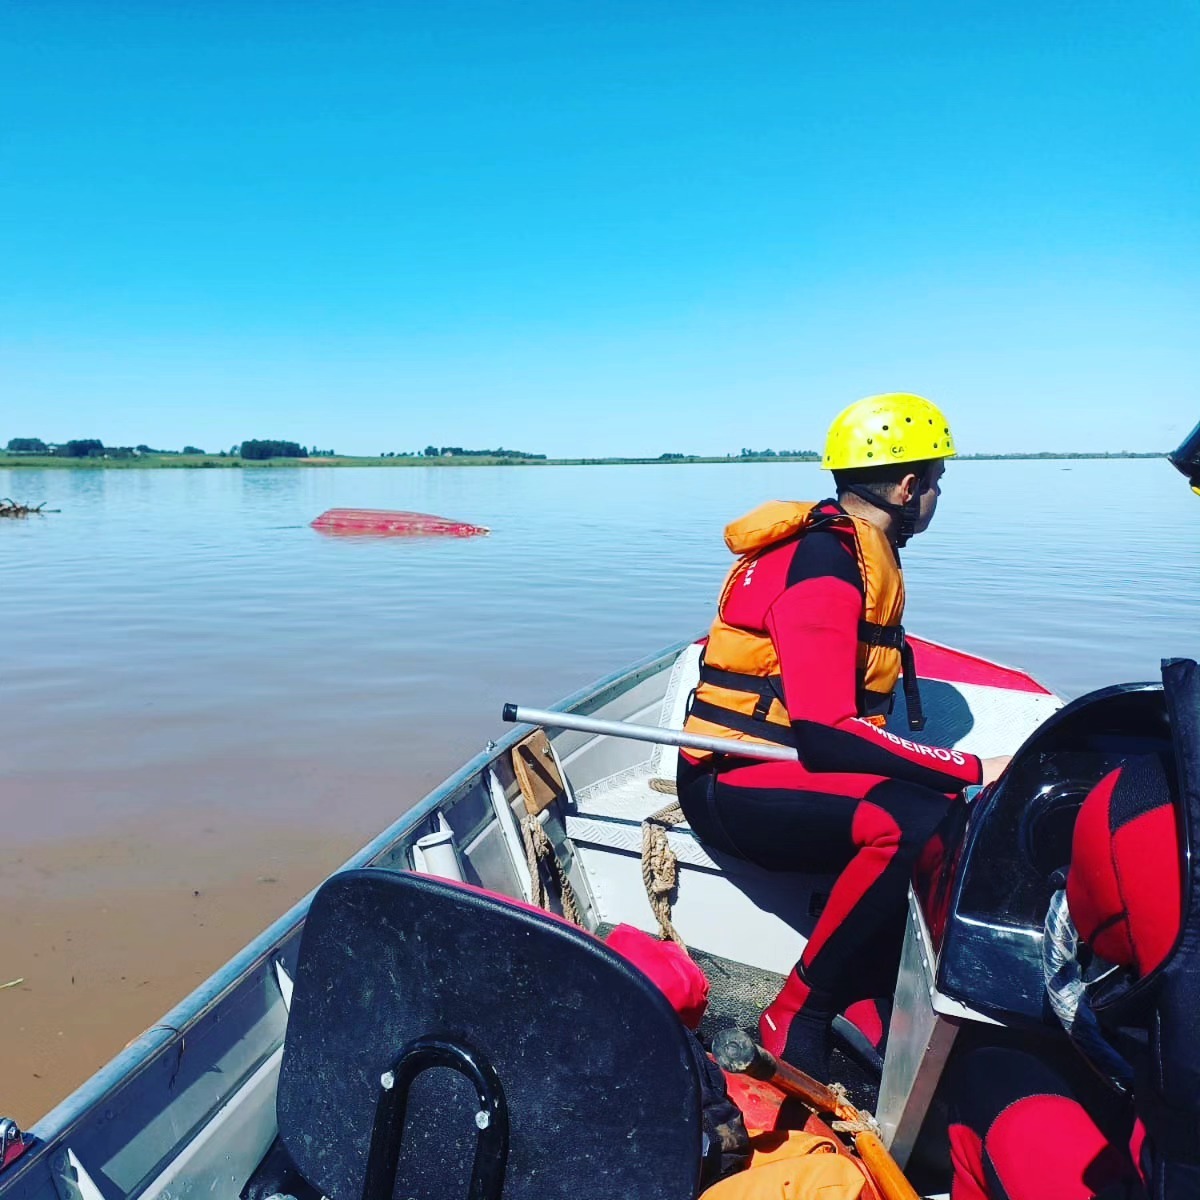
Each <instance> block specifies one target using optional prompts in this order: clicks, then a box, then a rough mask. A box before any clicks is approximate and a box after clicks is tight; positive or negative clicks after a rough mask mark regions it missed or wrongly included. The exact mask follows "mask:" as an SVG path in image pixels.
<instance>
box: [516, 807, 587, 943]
mask: <svg viewBox="0 0 1200 1200" xmlns="http://www.w3.org/2000/svg"><path fill="white" fill-rule="evenodd" d="M521 840H522V841H523V842H524V843H525V864H526V866H528V868H529V902H530V903H531V904H535V905H537V907H538V908H542V909H545V910H546V911H547V912H549V911H550V897H549V894H548V892H547V891H546V884H545V882H544V881H543V879H542V864H543V863H545V864H546V865H547V866H548V867H549V868H550V873H551V874H552V875H553V876H554V878H555V881H556V882H557V883H558V893H559V897H560V898H561V900H562V911H563V916H564V917H566V918H567V920H568V921H570V922H571V924H572V925H578V926H579V927H580V928H583V918H582V917H581V916H580V915H579V905H578V904H577V903H576V900H575V889H574V888H573V887H572V886H571V881H570V880H569V879H568V878H567V874H566V872H565V871H564V870H563V869H562V865H561V864H560V863H559V861H558V855H557V854H555V853H554V843H553V842H551V841H550V838H549V837H548V836H547V834H546V831H545V830H544V829H543V828H542V823H541V821H539V820H538V819H537V817H535V816H533V814H532V813H526V815H525V816H524V817H522V818H521Z"/></svg>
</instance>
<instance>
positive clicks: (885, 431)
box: [883, 425, 887, 433]
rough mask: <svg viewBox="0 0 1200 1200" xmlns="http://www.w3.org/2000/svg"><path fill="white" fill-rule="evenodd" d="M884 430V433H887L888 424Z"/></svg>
mask: <svg viewBox="0 0 1200 1200" xmlns="http://www.w3.org/2000/svg"><path fill="white" fill-rule="evenodd" d="M883 432H884V433H887V426H886V425H885V426H884V427H883Z"/></svg>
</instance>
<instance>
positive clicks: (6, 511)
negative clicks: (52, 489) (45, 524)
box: [0, 496, 62, 517]
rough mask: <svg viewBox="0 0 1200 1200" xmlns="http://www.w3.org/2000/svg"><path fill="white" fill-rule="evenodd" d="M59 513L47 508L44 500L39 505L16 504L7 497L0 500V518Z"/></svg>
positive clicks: (56, 510)
mask: <svg viewBox="0 0 1200 1200" xmlns="http://www.w3.org/2000/svg"><path fill="white" fill-rule="evenodd" d="M61 511H62V510H61V509H57V508H47V507H46V501H45V500H43V501H42V502H41V504H18V503H17V502H16V501H15V500H12V499H10V498H9V497H7V496H5V497H4V498H3V499H0V517H28V516H29V515H30V514H32V513H41V512H61Z"/></svg>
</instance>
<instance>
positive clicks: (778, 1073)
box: [712, 1029, 858, 1119]
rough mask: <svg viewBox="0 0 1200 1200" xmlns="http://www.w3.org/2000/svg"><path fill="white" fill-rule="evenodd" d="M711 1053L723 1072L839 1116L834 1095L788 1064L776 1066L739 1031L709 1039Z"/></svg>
mask: <svg viewBox="0 0 1200 1200" xmlns="http://www.w3.org/2000/svg"><path fill="white" fill-rule="evenodd" d="M712 1052H713V1058H715V1059H716V1060H717V1063H718V1065H720V1066H721V1067H722V1068H723V1069H724V1070H726V1071H733V1072H736V1073H737V1074H739V1075H749V1076H750V1078H751V1079H761V1080H762V1081H763V1082H764V1083H770V1084H773V1085H774V1086H775V1087H777V1088H778V1089H779V1090H780V1091H781V1092H784V1093H786V1094H787V1095H789V1096H795V1097H796V1098H797V1099H799V1100H803V1101H804V1103H805V1104H808V1105H811V1106H812V1107H813V1108H815V1109H816V1110H817V1111H818V1112H825V1113H833V1115H834V1116H836V1117H841V1116H842V1115H843V1114H842V1112H841V1111H840V1110H841V1109H842V1108H844V1107H845V1104H844V1102H843V1101H842V1100H841V1099H839V1097H838V1095H837V1093H836V1092H834V1091H833V1090H832V1089H831V1088H827V1087H826V1086H825V1085H824V1084H823V1083H818V1082H817V1080H815V1079H814V1078H813V1077H812V1076H811V1075H806V1074H805V1073H804V1072H803V1071H801V1070H800V1069H799V1068H797V1067H793V1066H792V1065H791V1064H790V1063H785V1062H780V1061H779V1060H778V1059H777V1058H776V1057H775V1056H774V1055H773V1054H771V1053H770V1052H769V1051H766V1050H764V1049H763V1048H762V1047H761V1046H760V1045H759V1044H758V1043H757V1042H756V1041H755V1040H754V1039H753V1038H752V1037H751V1036H750V1035H749V1034H748V1033H745V1032H744V1031H743V1030H741V1029H725V1030H722V1032H721V1033H718V1034H717V1036H716V1037H715V1038H714V1039H713V1047H712ZM857 1115H858V1114H857V1113H855V1114H854V1116H855V1117H857ZM850 1119H853V1118H850Z"/></svg>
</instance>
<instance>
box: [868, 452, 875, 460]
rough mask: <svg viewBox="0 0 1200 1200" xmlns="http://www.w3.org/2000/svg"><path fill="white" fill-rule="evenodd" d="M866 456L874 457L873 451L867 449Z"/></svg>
mask: <svg viewBox="0 0 1200 1200" xmlns="http://www.w3.org/2000/svg"><path fill="white" fill-rule="evenodd" d="M867 457H868V458H874V457H875V455H874V454H873V453H872V452H871V451H870V450H868V451H867Z"/></svg>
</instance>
